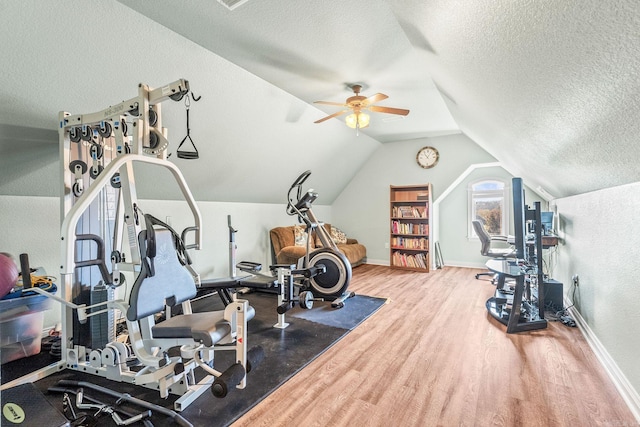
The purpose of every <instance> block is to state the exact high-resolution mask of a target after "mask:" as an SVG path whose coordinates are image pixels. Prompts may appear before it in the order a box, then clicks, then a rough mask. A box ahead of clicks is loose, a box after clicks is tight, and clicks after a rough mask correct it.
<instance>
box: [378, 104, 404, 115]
mask: <svg viewBox="0 0 640 427" xmlns="http://www.w3.org/2000/svg"><path fill="white" fill-rule="evenodd" d="M369 110H371V111H375V112H376V113H387V114H398V115H401V116H406V115H407V114H409V110H405V109H402V108H391V107H380V106H377V105H372V106H370V107H369Z"/></svg>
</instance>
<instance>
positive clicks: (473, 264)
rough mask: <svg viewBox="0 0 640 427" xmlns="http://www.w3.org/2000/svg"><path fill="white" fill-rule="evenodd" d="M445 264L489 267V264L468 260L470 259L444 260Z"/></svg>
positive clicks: (448, 265) (449, 265)
mask: <svg viewBox="0 0 640 427" xmlns="http://www.w3.org/2000/svg"><path fill="white" fill-rule="evenodd" d="M444 265H445V266H447V267H464V268H484V269H486V268H487V266H486V265H484V264H482V263H480V264H479V263H477V262H468V261H451V260H444Z"/></svg>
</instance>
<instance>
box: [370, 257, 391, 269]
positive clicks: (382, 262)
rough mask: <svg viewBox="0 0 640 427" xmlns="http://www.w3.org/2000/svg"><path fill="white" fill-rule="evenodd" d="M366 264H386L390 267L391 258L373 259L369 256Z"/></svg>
mask: <svg viewBox="0 0 640 427" xmlns="http://www.w3.org/2000/svg"><path fill="white" fill-rule="evenodd" d="M366 264H373V265H386V266H387V267H388V266H389V260H388V259H371V258H367V262H366Z"/></svg>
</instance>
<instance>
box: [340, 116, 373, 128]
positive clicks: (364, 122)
mask: <svg viewBox="0 0 640 427" xmlns="http://www.w3.org/2000/svg"><path fill="white" fill-rule="evenodd" d="M369 120H370V117H369V115H368V114H365V113H353V114H349V115H348V116H347V117H346V118H345V119H344V121H345V123H346V124H347V126H349V127H350V128H351V129H356V128H357V129H363V128H366V127H367V126H369Z"/></svg>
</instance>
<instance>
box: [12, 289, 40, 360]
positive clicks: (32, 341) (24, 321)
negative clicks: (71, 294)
mask: <svg viewBox="0 0 640 427" xmlns="http://www.w3.org/2000/svg"><path fill="white" fill-rule="evenodd" d="M50 301H51V300H50V299H49V298H47V297H45V296H42V295H31V296H21V297H16V298H5V299H2V300H0V363H7V362H10V361H12V360H16V359H20V358H22V357H27V356H33V355H34V354H38V353H40V345H41V340H42V332H43V328H44V325H43V324H44V310H46V309H48V308H49V305H50Z"/></svg>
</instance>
